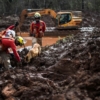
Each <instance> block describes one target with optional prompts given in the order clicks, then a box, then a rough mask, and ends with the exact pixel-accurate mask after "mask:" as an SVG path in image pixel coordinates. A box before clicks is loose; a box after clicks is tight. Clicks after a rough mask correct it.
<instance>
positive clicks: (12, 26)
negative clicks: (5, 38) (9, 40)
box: [2, 25, 15, 35]
mask: <svg viewBox="0 0 100 100" xmlns="http://www.w3.org/2000/svg"><path fill="white" fill-rule="evenodd" d="M14 27H15V26H14V25H11V26H9V27H8V28H7V29H6V30H5V31H4V32H3V33H2V35H5V34H6V31H7V30H9V29H11V30H12V29H13V28H14Z"/></svg>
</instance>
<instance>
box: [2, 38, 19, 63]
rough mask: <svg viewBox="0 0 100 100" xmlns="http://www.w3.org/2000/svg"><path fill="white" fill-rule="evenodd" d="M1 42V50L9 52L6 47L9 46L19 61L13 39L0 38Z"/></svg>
mask: <svg viewBox="0 0 100 100" xmlns="http://www.w3.org/2000/svg"><path fill="white" fill-rule="evenodd" d="M1 43H2V49H3V51H5V52H9V51H8V48H11V49H12V51H13V53H14V55H15V57H16V59H17V61H20V56H19V54H18V53H17V50H16V45H15V40H14V39H11V38H2V40H1Z"/></svg>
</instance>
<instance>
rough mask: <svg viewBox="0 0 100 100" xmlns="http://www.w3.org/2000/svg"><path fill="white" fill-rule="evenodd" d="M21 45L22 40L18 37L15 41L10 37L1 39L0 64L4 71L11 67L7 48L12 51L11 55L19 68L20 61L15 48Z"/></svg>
mask: <svg viewBox="0 0 100 100" xmlns="http://www.w3.org/2000/svg"><path fill="white" fill-rule="evenodd" d="M23 44H24V39H23V38H22V37H20V36H17V37H15V39H14V38H13V39H12V38H10V37H3V38H2V39H1V40H0V63H1V64H3V66H4V67H5V68H6V69H9V68H11V67H12V66H11V63H10V56H9V54H10V52H9V48H11V49H12V51H13V54H14V56H15V58H16V60H17V61H18V65H19V67H20V66H21V59H20V56H19V54H18V53H17V50H16V46H22V45H23Z"/></svg>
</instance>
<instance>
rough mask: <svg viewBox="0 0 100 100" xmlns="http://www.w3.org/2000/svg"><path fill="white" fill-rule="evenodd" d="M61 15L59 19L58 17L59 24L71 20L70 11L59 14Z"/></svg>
mask: <svg viewBox="0 0 100 100" xmlns="http://www.w3.org/2000/svg"><path fill="white" fill-rule="evenodd" d="M58 16H60V17H59V19H58V22H59V23H58V25H63V24H65V23H68V22H70V21H71V14H70V13H68V14H61V15H58Z"/></svg>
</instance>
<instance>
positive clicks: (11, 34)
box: [2, 29, 16, 39]
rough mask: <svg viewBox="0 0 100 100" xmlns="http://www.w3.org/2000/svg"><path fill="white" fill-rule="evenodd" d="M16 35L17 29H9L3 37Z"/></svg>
mask: <svg viewBox="0 0 100 100" xmlns="http://www.w3.org/2000/svg"><path fill="white" fill-rule="evenodd" d="M15 36H16V33H15V31H13V30H10V29H8V30H7V31H6V33H5V34H4V35H3V36H2V37H10V38H12V39H13V38H15Z"/></svg>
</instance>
